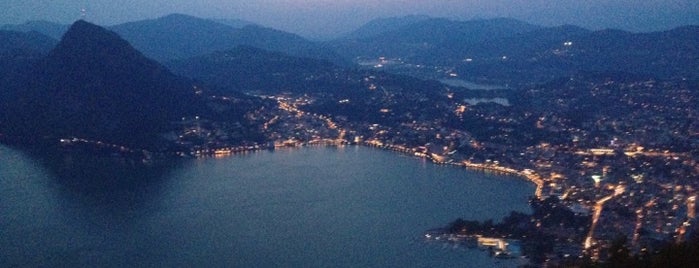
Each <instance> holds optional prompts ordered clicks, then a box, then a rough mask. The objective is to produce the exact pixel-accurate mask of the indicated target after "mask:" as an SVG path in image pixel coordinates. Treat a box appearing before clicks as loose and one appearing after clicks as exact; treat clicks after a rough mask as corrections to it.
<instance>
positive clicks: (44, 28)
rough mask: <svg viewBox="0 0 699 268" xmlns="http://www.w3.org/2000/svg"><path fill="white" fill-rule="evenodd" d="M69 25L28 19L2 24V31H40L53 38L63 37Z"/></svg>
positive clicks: (0, 27) (0, 28)
mask: <svg viewBox="0 0 699 268" xmlns="http://www.w3.org/2000/svg"><path fill="white" fill-rule="evenodd" d="M68 27H69V25H65V24H60V23H55V22H50V21H45V20H32V21H27V22H25V23H22V24H6V25H2V26H0V30H2V31H15V32H31V31H35V32H40V33H42V34H45V35H47V36H50V37H51V38H53V39H61V36H63V34H64V33H65V32H66V31H67V30H68Z"/></svg>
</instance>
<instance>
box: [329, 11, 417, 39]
mask: <svg viewBox="0 0 699 268" xmlns="http://www.w3.org/2000/svg"><path fill="white" fill-rule="evenodd" d="M428 19H430V17H428V16H422V15H411V16H405V17H393V18H380V19H374V20H371V21H369V22H368V23H366V24H364V25H363V26H362V27H359V29H357V30H354V31H352V32H351V33H349V34H347V35H345V36H343V37H342V39H367V38H372V37H376V36H378V35H381V34H383V33H387V32H391V31H396V30H399V29H401V28H404V27H406V26H408V25H411V24H415V23H419V22H423V21H426V20H428Z"/></svg>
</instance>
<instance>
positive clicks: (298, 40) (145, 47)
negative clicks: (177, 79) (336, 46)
mask: <svg viewBox="0 0 699 268" xmlns="http://www.w3.org/2000/svg"><path fill="white" fill-rule="evenodd" d="M110 29H111V30H113V31H115V32H116V33H118V34H119V35H121V36H122V37H123V38H124V39H126V40H128V41H129V42H130V43H132V44H133V46H134V47H135V48H137V49H138V50H140V51H142V52H143V53H144V54H145V55H146V56H148V57H151V58H153V59H156V60H158V61H160V62H166V61H169V60H175V59H184V58H189V57H194V56H199V55H205V54H209V53H212V52H215V51H222V50H227V49H232V48H234V47H236V46H238V45H248V46H255V47H259V48H262V49H266V50H271V51H279V52H284V53H287V54H290V55H294V56H301V57H312V58H319V59H328V60H333V61H339V60H338V59H339V58H340V57H339V56H338V55H337V54H336V53H335V52H334V51H332V50H331V49H328V48H325V47H323V46H321V45H319V44H317V43H314V42H311V41H308V40H306V39H304V38H302V37H300V36H298V35H294V34H290V33H285V32H282V31H278V30H274V29H270V28H265V27H261V26H256V25H246V26H244V27H242V28H235V27H231V26H229V25H226V23H219V22H217V21H214V20H208V19H201V18H197V17H192V16H187V15H182V14H172V15H168V16H165V17H161V18H158V19H153V20H143V21H136V22H129V23H124V24H120V25H116V26H113V27H111V28H110Z"/></svg>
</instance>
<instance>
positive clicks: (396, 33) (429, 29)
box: [330, 18, 541, 61]
mask: <svg viewBox="0 0 699 268" xmlns="http://www.w3.org/2000/svg"><path fill="white" fill-rule="evenodd" d="M398 20H399V21H400V19H398ZM367 27H371V25H369V26H367ZM362 28H364V27H362ZM540 28H541V27H539V26H535V25H531V24H528V23H525V22H522V21H518V20H513V19H489V20H472V21H454V20H448V19H443V18H430V19H425V20H419V21H418V22H415V23H410V24H406V25H403V26H402V27H397V28H395V29H393V30H389V31H385V32H383V33H381V34H378V35H374V36H373V37H369V38H363V39H340V40H336V41H333V42H330V44H331V46H332V47H333V48H335V50H336V51H340V52H342V53H344V54H343V55H344V56H345V57H347V58H357V57H371V58H375V57H380V56H385V57H391V58H403V59H406V60H411V61H413V60H417V61H436V60H442V59H446V58H450V57H452V55H453V53H452V51H450V50H449V47H450V46H452V44H454V43H459V44H476V43H481V42H486V41H487V40H491V39H496V38H504V37H509V36H512V35H515V34H519V33H525V32H530V31H533V30H537V29H540Z"/></svg>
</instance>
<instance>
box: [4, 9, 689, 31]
mask: <svg viewBox="0 0 699 268" xmlns="http://www.w3.org/2000/svg"><path fill="white" fill-rule="evenodd" d="M0 9H2V10H5V12H6V15H4V16H2V18H0V24H20V23H24V22H26V21H30V20H47V21H53V22H58V23H65V24H69V23H72V22H73V21H75V20H78V19H81V18H83V15H84V18H85V19H86V20H87V21H90V22H94V23H97V24H100V25H107V26H108V25H115V24H120V23H124V22H130V21H137V20H144V19H154V18H158V17H162V16H165V15H168V14H172V13H181V14H187V15H192V16H196V17H201V18H212V19H241V20H247V21H250V22H254V23H258V24H260V25H263V26H267V27H272V28H276V29H279V30H284V31H288V32H292V33H297V34H300V35H302V36H305V37H311V38H328V37H333V36H338V35H341V34H344V33H347V32H350V31H353V30H355V29H357V28H359V27H361V26H362V25H363V24H365V23H367V22H369V21H371V20H372V19H376V18H388V17H402V16H407V15H427V16H431V17H444V18H450V19H458V20H471V19H489V18H502V17H506V18H514V19H519V20H523V21H526V22H529V23H532V24H538V25H542V26H556V25H563V24H572V25H577V26H581V27H585V28H588V29H592V30H598V29H604V28H615V29H622V30H627V31H635V32H647V31H658V30H667V29H671V28H674V27H677V26H682V25H689V24H695V25H696V24H699V1H692V0H669V1H660V0H648V1H642V2H639V1H633V0H616V1H605V0H588V1H574V0H558V1H556V0H531V1H521V0H493V1H480V0H443V1H439V2H424V1H417V0H386V1H380V2H379V1H374V0H372V1H369V0H334V1H330V0H259V1H255V2H248V1H224V0H203V1H198V2H192V1H182V0H175V1H164V0H153V1H132V0H127V1H107V0H93V1H87V0H81V1H66V0H59V1H48V0H38V1H32V2H20V3H17V2H9V1H8V2H2V3H0Z"/></svg>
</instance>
